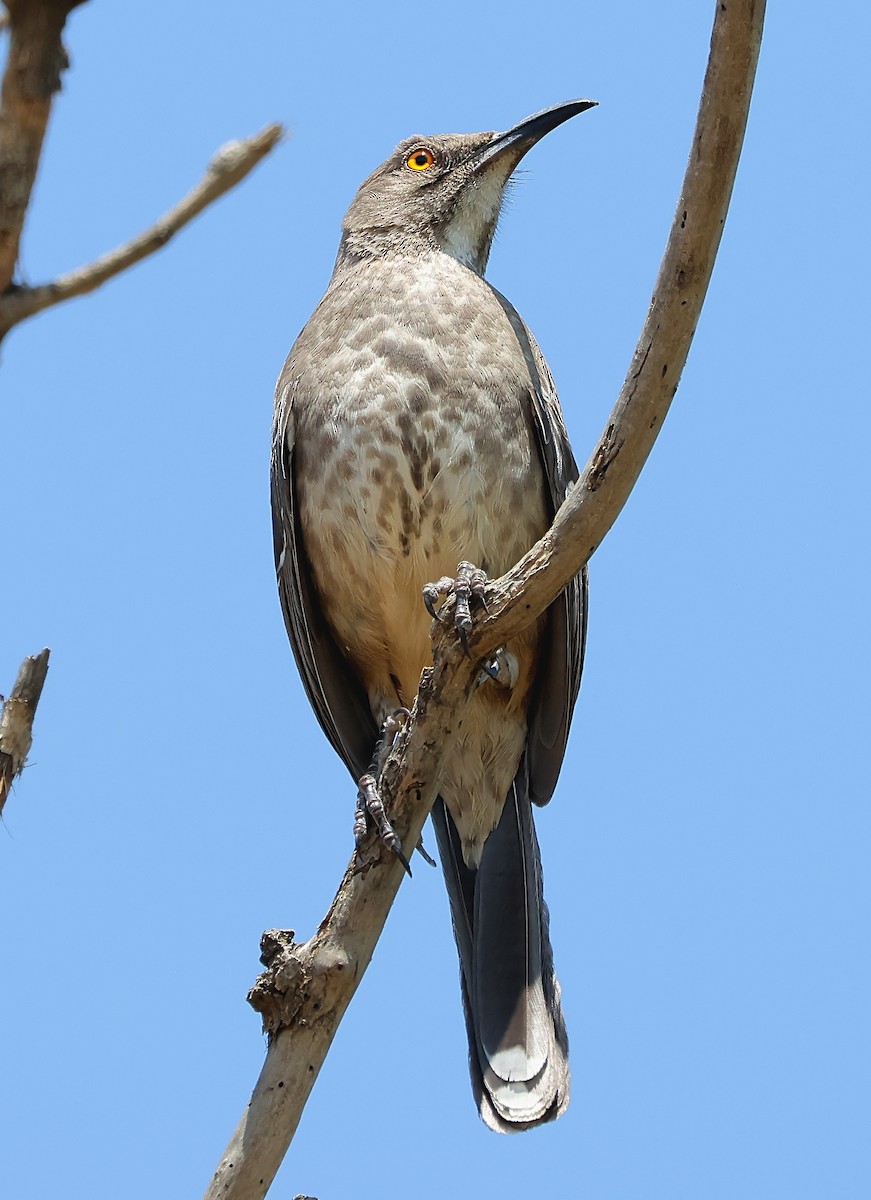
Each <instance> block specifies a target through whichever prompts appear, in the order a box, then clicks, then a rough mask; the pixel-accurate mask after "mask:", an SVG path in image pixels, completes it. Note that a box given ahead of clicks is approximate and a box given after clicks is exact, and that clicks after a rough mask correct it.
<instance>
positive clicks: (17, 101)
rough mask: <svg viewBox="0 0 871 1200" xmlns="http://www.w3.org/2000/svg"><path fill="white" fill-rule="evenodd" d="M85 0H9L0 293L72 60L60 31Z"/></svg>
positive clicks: (0, 130)
mask: <svg viewBox="0 0 871 1200" xmlns="http://www.w3.org/2000/svg"><path fill="white" fill-rule="evenodd" d="M83 2H84V0H7V3H6V8H7V14H8V26H9V36H10V43H9V58H8V60H7V63H6V71H5V74H4V76H3V88H2V96H0V295H2V294H3V292H5V291H6V289H7V288H8V287H9V285H10V283H11V282H12V275H13V273H14V271H15V264H16V263H17V262H18V246H19V243H20V241H21V230H22V228H23V226H24V216H25V214H26V212H27V205H28V204H29V202H30V193H31V190H32V189H33V181H34V179H35V178H36V171H37V167H38V166H39V156H40V152H41V150H42V140H43V138H44V136H45V129H46V125H47V124H48V117H49V113H50V112H51V101H52V97H53V96H54V94H55V92H57V91H59V90H60V77H61V72H62V71H63V70H64V69H65V68H66V66H67V57H66V51H65V50H64V48H63V43H62V41H61V34H62V33H63V28H64V25H65V24H66V19H67V17H68V16H69V14H70V12H71V10H72V9H74V8H75V7H76V6H77V5H79V4H81V3H83Z"/></svg>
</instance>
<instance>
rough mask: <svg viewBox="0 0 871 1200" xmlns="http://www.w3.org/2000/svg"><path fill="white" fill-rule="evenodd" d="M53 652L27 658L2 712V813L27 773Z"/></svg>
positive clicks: (0, 802)
mask: <svg viewBox="0 0 871 1200" xmlns="http://www.w3.org/2000/svg"><path fill="white" fill-rule="evenodd" d="M50 653H51V651H49V650H41V651H40V652H39V654H34V655H31V656H30V657H28V658H25V660H24V662H23V663H22V664H21V667H20V668H19V671H18V678H17V679H16V680H15V684H14V686H13V688H12V692H11V694H10V695H9V696H8V698H7V699H6V700H5V701H4V702H3V708H2V710H0V813H2V812H3V806H4V805H5V803H6V798H7V796H8V795H9V792H10V790H11V789H12V784H13V783H14V782H15V780H16V778H17V777H18V776H19V775H20V774H21V772H22V771H23V770H24V764H25V762H26V761H27V756H28V754H29V753H30V747H31V745H32V744H33V719H34V717H35V716H36V706H37V705H38V704H39V698H40V696H41V695H42V687H43V684H44V683H45V677H46V674H47V672H48V658H49V654H50Z"/></svg>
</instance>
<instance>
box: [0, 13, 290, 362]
mask: <svg viewBox="0 0 871 1200" xmlns="http://www.w3.org/2000/svg"><path fill="white" fill-rule="evenodd" d="M83 3H85V0H7V3H6V8H7V10H8V12H7V13H6V14H4V15H5V16H6V17H7V20H6V22H5V27H6V28H8V32H9V37H10V43H9V57H8V61H7V64H6V71H5V73H4V76H3V85H2V92H0V339H2V338H3V337H4V336H5V335H6V334H7V333H8V332H9V330H10V329H11V328H12V327H13V325H17V324H18V323H19V321H23V320H25V318H26V317H32V316H33V315H34V314H35V313H38V312H42V310H43V309H46V308H50V307H51V306H52V305H53V304H60V302H61V301H62V300H69V299H71V298H72V297H73V296H83V295H85V293H86V292H92V291H93V290H94V289H95V288H98V287H99V286H100V284H102V283H105V282H106V280H108V279H111V278H112V277H113V276H114V275H118V274H119V273H120V272H121V271H124V270H126V269H127V267H130V266H132V265H133V264H134V263H137V262H139V261H140V260H141V259H143V258H145V257H147V255H149V254H153V253H154V251H155V250H159V249H160V248H161V247H162V246H165V245H166V243H167V242H168V241H169V240H170V238H171V237H172V236H173V234H175V233H177V232H178V230H179V229H181V228H182V227H183V226H184V225H187V223H188V221H191V220H193V218H194V217H195V216H196V215H197V214H198V213H201V212H202V211H203V209H204V208H206V207H207V205H209V204H211V203H212V202H213V201H214V200H217V199H218V197H219V196H223V194H224V192H228V191H229V190H230V189H231V188H233V187H235V186H236V184H237V183H239V182H240V181H241V180H243V179H244V178H245V176H246V175H247V174H248V172H249V171H251V169H252V168H253V167H255V166H256V165H257V163H259V162H260V160H261V159H262V158H264V157H265V155H267V154H268V153H269V151H270V150H271V149H272V148H273V146H275V145H276V144H277V143H278V141H279V140H280V139H281V137H282V134H283V132H284V131H283V129H282V127H281V126H280V125H267V126H266V128H265V129H263V130H261V131H260V133H257V134H254V136H253V137H250V138H246V139H244V140H243V141H238V142H229V143H228V144H227V145H226V146H223V147H222V148H221V149H220V150H219V151H218V152H217V153H216V154H215V156H214V158H213V159H212V161H211V162H210V163H209V165H208V167H207V169H206V173H205V175H204V176H203V178H202V180H201V181H200V183H199V184H198V185H197V186H196V187H195V188H194V190H193V191H192V192H190V193H189V194H188V195H187V196H185V198H184V199H183V200H182V201H181V202H180V203H179V204H177V205H176V206H175V208H173V209H171V210H170V211H169V212H168V213H166V215H165V216H163V217H161V219H160V220H159V221H157V222H156V223H155V224H154V225H153V226H152V227H151V228H150V229H147V230H146V231H145V232H144V233H142V234H140V235H139V237H136V238H134V239H133V240H132V241H130V242H127V243H126V244H125V245H123V246H119V247H118V248H117V249H116V250H113V251H111V252H110V253H109V254H104V255H103V256H102V257H101V258H98V259H97V260H96V262H93V263H90V264H89V265H88V266H85V267H79V268H78V270H76V271H71V272H70V273H69V274H67V275H62V276H60V278H59V279H56V280H54V282H52V283H43V284H39V285H37V286H35V287H24V286H22V285H20V284H16V283H15V282H13V277H14V274H15V267H16V265H17V263H18V254H19V248H20V244H21V233H22V229H23V228H24V219H25V216H26V214H27V207H28V204H29V203H30V195H31V192H32V190H33V183H34V180H35V178H36V172H37V168H38V167H39V157H40V153H41V151H42V142H43V138H44V136H45V130H46V126H47V125H48V118H49V115H50V113H51V103H52V98H53V97H54V95H55V93H56V92H58V91H60V86H61V74H62V72H63V71H64V70H65V69H66V67H67V65H68V64H67V56H66V51H65V50H64V47H63V42H62V41H61V36H62V34H63V29H64V25H65V23H66V19H67V17H68V16H69V14H70V12H71V11H72V9H74V8H76V7H77V6H78V5H80V4H83Z"/></svg>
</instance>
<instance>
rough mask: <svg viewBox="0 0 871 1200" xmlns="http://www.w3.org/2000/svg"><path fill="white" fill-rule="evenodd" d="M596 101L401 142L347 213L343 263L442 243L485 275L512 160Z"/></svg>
mask: <svg viewBox="0 0 871 1200" xmlns="http://www.w3.org/2000/svg"><path fill="white" fill-rule="evenodd" d="M594 106H595V101H594V100H569V101H568V102H567V103H565V104H555V105H553V107H551V108H546V109H543V110H542V112H539V113H535V115H534V116H531V117H527V118H526V120H525V121H521V122H520V123H519V124H518V125H515V126H513V128H511V129H508V130H506V131H505V132H504V133H492V132H491V133H449V134H440V135H438V136H436V137H411V138H407V139H406V140H405V141H404V142H400V143H399V145H398V146H397V147H396V149H395V150H394V151H393V153H392V154H391V156H390V158H388V159H387V161H386V162H385V163H382V164H381V166H380V167H378V169H377V170H375V171H373V172H372V174H371V175H370V176H369V178H368V179H367V180H365V181H364V183H363V184H361V186H360V189H359V191H358V192H357V195H356V196H355V197H354V201H353V203H352V205H351V207H350V208H349V209H348V211H347V213H346V214H345V219H344V221H343V223H342V244H341V247H340V249H339V260H338V261H339V263H342V262H345V261H348V260H353V259H357V258H360V257H370V256H380V255H384V254H389V253H393V252H396V251H399V252H408V253H412V254H413V253H415V252H419V251H420V250H421V249H438V250H442V251H444V252H445V253H447V254H450V255H452V256H453V257H454V258H456V259H458V260H459V261H460V262H461V263H464V264H465V266H467V267H469V268H471V270H473V271H475V272H477V274H479V275H483V273H484V268H485V267H486V265H487V258H488V256H489V254H490V246H491V244H492V242H493V234H494V233H495V232H496V222H497V221H498V219H499V213H500V210H501V208H502V201H503V199H504V196H505V188H506V185H507V183H508V180H509V179H510V178H511V174H512V172H513V171H514V169H515V167H516V166H517V164H518V163H519V162H520V160H521V158H523V156H524V154H526V152H527V151H528V150H530V149H531V148H532V147H533V146H534V145H535V143H536V142H537V141H538V140H539V139H540V138H542V137H543V136H544V135H545V134H546V133H549V132H550V130H551V129H555V128H556V126H557V125H561V124H562V123H563V121H567V120H568V119H569V117H573V116H575V115H576V114H577V113H582V112H585V111H586V109H588V108H593V107H594Z"/></svg>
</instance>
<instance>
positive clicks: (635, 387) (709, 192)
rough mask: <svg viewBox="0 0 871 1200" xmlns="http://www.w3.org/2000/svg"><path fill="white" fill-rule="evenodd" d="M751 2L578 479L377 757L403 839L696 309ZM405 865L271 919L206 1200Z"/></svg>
mask: <svg viewBox="0 0 871 1200" xmlns="http://www.w3.org/2000/svg"><path fill="white" fill-rule="evenodd" d="M764 11H765V4H764V0H726V2H725V3H724V2H723V0H718V3H717V5H716V15H715V19H714V31H713V36H712V41H711V52H710V58H709V62H708V70H707V74H706V77H705V83H704V88H703V91H702V98H701V104H700V108H699V115H698V118H697V123H696V130H695V134H694V138H693V144H692V148H691V152H690V161H689V164H688V166H687V171H686V176H685V178H684V184H683V189H682V191H681V195H680V199H679V202H678V207H677V214H676V216H675V220H674V224H673V226H672V229H671V233H670V235H669V240H668V245H667V246H666V250H665V255H664V257H663V260H662V265H661V267H660V271H659V275H658V277H657V281H656V287H655V290H654V294H653V300H652V303H651V307H650V311H649V313H648V316H647V319H646V321H645V323H644V328H643V330H642V333H641V338H640V339H639V343H638V346H637V348H636V351H635V355H634V357H633V360H632V363H631V365H630V368H629V373H628V375H627V377H626V381H625V383H624V385H623V388H622V390H621V392H620V395H619V397H618V399H617V403H616V405H615V407H614V410H613V412H612V413H611V416H610V418H609V420H608V424H607V427H606V429H605V432H604V434H603V435H602V437H601V439H600V441H599V444H598V446H597V448H596V450H595V452H594V453H593V455H592V457H591V458H590V461H589V462H588V463H587V466H586V467H585V469H584V472H583V474H582V476H581V479H580V480H579V482H578V483H577V484H576V486H575V487H574V489H573V490H572V492H571V495H570V496H569V498H568V499H567V500H566V502H565V504H564V505H563V506H562V508H561V509H560V511H559V512H558V513H557V516H556V519H555V521H554V524H553V527H552V528H551V530H550V531H549V532H548V533H547V534H546V535H545V537H544V538H542V539H541V541H540V542H539V543H538V544H537V545H536V546H534V547H533V549H532V550H530V552H529V553H528V554H527V555H526V556H525V557H524V559H523V560H522V561H521V562H520V563H519V564H518V565H517V566H516V567H515V568H514V569H513V570H511V571H510V572H508V574H507V575H505V576H504V577H503V578H502V579H499V580H496V581H494V582H493V583H492V584H491V585H490V587H489V588H488V592H487V601H488V608H489V614H490V615H489V616H487V617H486V619H485V620H483V621H482V622H481V623H480V624H479V625H478V626H477V628H476V630H475V632H474V635H473V636H472V638H471V639H470V644H471V649H472V656H471V658H466V657H464V656H463V653H462V651H461V649H460V647H459V645H458V644H457V641H456V638H455V637H454V636H453V635H452V634H449V633H446V632H445V631H444V630H443V629H442V628H439V629H437V630H436V634H435V639H434V666H433V668H432V669H431V670H428V671H426V672H424V676H423V678H422V680H421V688H420V692H419V694H418V697H417V701H416V703H415V707H414V712H413V717H412V720H411V722H410V723H409V724H408V725H407V726H406V728H405V729H404V730H403V733H402V734H401V736H400V738H399V739H398V741H397V744H396V746H395V747H394V750H393V752H392V753H391V755H390V758H389V759H388V762H387V766H386V768H385V772H384V776H383V777H382V786H383V791H384V793H385V796H386V798H387V799H388V800H389V803H390V816H391V820H392V822H393V825H394V828H395V829H396V831H397V833H399V835H400V837H401V838H402V841H403V844H404V845H405V846H406V847H413V846H414V845H415V844H416V841H417V838H418V836H419V834H420V831H421V829H422V827H423V823H424V821H425V820H426V816H427V814H428V812H429V807H430V805H431V804H432V801H433V799H434V797H435V795H436V794H437V791H438V785H439V776H440V772H441V765H442V762H443V761H444V759H445V757H446V756H447V755H448V754H449V753H450V750H451V747H452V745H453V741H454V738H455V731H456V729H457V726H458V723H459V722H460V720H461V719H462V716H463V712H464V708H465V705H466V703H467V701H468V699H469V697H470V696H471V694H472V690H473V688H474V686H475V679H476V676H477V673H478V667H477V664H478V663H479V662H480V658H481V656H483V655H484V654H485V653H486V652H488V651H490V650H492V649H494V648H495V647H496V646H498V645H500V644H503V643H504V642H506V641H508V640H509V639H510V638H511V637H512V636H513V635H514V634H515V633H516V632H517V631H518V630H519V629H520V628H522V627H523V626H524V625H525V624H527V623H528V622H529V621H530V620H532V619H534V618H535V616H536V615H537V614H538V613H540V612H542V611H543V610H544V608H545V607H546V606H547V605H548V604H549V603H550V602H551V601H552V600H553V599H554V598H555V597H556V596H557V595H558V594H559V592H560V591H561V589H562V588H563V587H565V585H566V583H567V582H568V580H569V579H571V578H572V576H573V575H574V574H576V573H577V571H579V570H580V568H581V566H582V565H583V564H584V563H585V562H586V561H587V560H588V559H589V558H590V556H591V555H592V554H593V552H594V550H595V549H596V547H597V546H598V545H599V543H600V542H601V540H602V538H603V537H604V536H605V534H606V533H607V531H608V530H609V529H610V527H611V525H612V524H613V523H614V521H615V520H616V518H617V516H618V514H619V512H620V510H621V508H622V507H623V504H624V503H625V501H626V499H627V497H628V495H629V492H630V491H631V489H632V486H633V485H634V483H635V480H636V479H637V478H638V475H639V473H640V471H641V468H642V466H643V464H644V462H645V460H646V458H647V456H648V454H649V453H650V450H651V447H652V445H653V442H654V440H655V438H656V435H657V433H658V432H659V429H660V427H661V426H662V422H663V420H664V418H665V415H666V413H667V412H668V408H669V405H670V403H671V400H672V397H673V396H674V393H675V391H676V389H677V384H678V380H679V378H680V374H681V371H682V369H683V365H684V363H685V361H686V357H687V353H688V351H689V346H690V343H691V341H692V336H693V333H694V331H695V327H696V323H697V321H698V318H699V314H700V312H701V307H702V302H703V300H704V296H705V292H706V289H707V285H708V281H709V280H710V276H711V271H712V269H713V264H714V258H715V256H716V252H717V248H718V246H719V242H720V236H721V233H722V228H723V222H724V220H725V216H726V210H727V208H728V204H729V199H730V196H731V192H732V184H733V181H734V177H735V170H736V167H737V163H738V158H739V155H740V151H741V143H742V140H743V136H744V129H745V125H746V121H747V113H748V109H749V103H750V94H751V90H752V86H753V79H754V75H755V70H756V61H757V57H758V53H759V46H760V41H761V37H762V23H763V16H764ZM402 878H403V871H402V867H401V865H400V863H399V862H398V861H397V860H396V859H395V858H394V857H393V856H392V855H390V854H383V853H381V851H380V850H379V849H377V848H376V849H374V850H373V858H372V861H371V862H370V863H369V864H368V865H367V867H366V868H364V870H362V871H360V872H358V873H357V874H355V873H354V867H353V864H350V865H349V867H348V870H347V871H346V872H345V876H344V878H343V880H342V882H341V884H340V886H339V890H338V892H337V893H336V896H335V899H334V900H333V903H332V905H331V907H330V910H329V912H328V913H327V915H326V917H325V918H324V920H323V922H322V923H321V925H320V927H319V928H318V930H317V932H316V934H315V935H314V937H313V938H311V939H310V940H309V941H308V942H305V943H303V944H300V945H296V944H294V943H293V940H292V939H293V935H292V933H289V932H286V931H275V930H273V931H270V932H268V933H266V934H264V937H263V941H262V943H261V946H262V949H263V952H264V953H263V961H264V963H265V965H266V966H267V968H268V970H267V971H266V972H265V973H264V974H263V975H261V977H260V978H259V980H258V981H257V984H256V985H255V987H254V988H253V989H252V992H251V994H250V996H249V999H250V1000H251V1002H252V1004H253V1005H254V1007H255V1008H257V1009H258V1010H259V1011H260V1012H261V1013H262V1014H263V1020H264V1026H265V1028H266V1030H267V1031H268V1033H269V1048H268V1051H267V1055H266V1062H265V1063H264V1065H263V1069H262V1071H261V1074H260V1078H259V1080H258V1082H257V1085H256V1087H255V1089H254V1093H253V1095H252V1097H251V1101H250V1103H249V1105H248V1107H247V1109H246V1111H245V1113H244V1115H243V1117H242V1119H241V1121H240V1123H239V1126H238V1128H237V1129H236V1132H235V1133H234V1134H233V1137H232V1138H231V1139H230V1142H229V1145H228V1146H227V1149H226V1151H225V1153H224V1155H223V1157H222V1159H221V1161H220V1163H219V1165H218V1168H217V1170H216V1172H215V1175H214V1177H213V1179H212V1182H211V1185H210V1187H209V1188H208V1190H207V1192H206V1200H218V1197H221V1198H222V1200H255V1198H256V1200H260V1198H261V1197H263V1196H264V1195H265V1194H266V1191H267V1189H268V1188H269V1185H270V1184H271V1182H272V1179H273V1178H274V1176H275V1173H276V1171H277V1170H278V1167H279V1166H280V1164H281V1161H282V1158H283V1157H284V1154H285V1152H286V1150H287V1147H288V1146H289V1144H290V1141H291V1139H292V1137H293V1134H294V1132H295V1130H296V1126H297V1124H298V1123H299V1119H300V1116H301V1113H302V1110H303V1107H304V1105H305V1103H306V1100H307V1099H308V1095H309V1092H310V1091H311V1088H312V1085H313V1083H314V1081H315V1079H316V1078H317V1074H318V1071H319V1070H320V1067H321V1065H322V1064H323V1061H324V1059H325V1057H326V1054H327V1052H328V1050H329V1047H330V1044H331V1041H332V1038H333V1036H334V1034H335V1032H336V1029H337V1027H338V1025H339V1022H340V1021H341V1018H342V1015H343V1014H344V1012H345V1009H346V1008H347V1006H348V1004H349V1003H350V1000H351V998H352V996H353V994H354V992H355V990H356V988H357V985H358V984H359V982H360V979H361V978H362V976H363V973H364V971H365V970H366V967H367V966H368V963H369V960H370V958H371V955H372V952H373V950H374V947H375V944H376V942H377V940H378V937H379V936H380V933H381V929H382V928H383V925H384V922H385V920H386V918H387V914H388V912H389V910H390V906H391V904H392V902H393V899H394V897H395V895H396V892H397V890H398V888H399V884H400V883H401V881H402Z"/></svg>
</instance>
